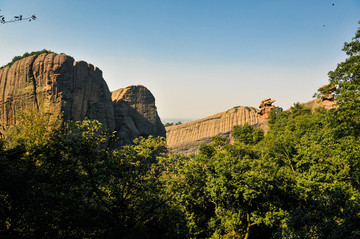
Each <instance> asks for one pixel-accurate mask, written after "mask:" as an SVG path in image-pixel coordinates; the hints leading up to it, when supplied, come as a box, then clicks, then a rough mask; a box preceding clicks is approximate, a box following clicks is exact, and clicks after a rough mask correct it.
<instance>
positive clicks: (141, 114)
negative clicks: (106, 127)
mask: <svg viewBox="0 0 360 239" xmlns="http://www.w3.org/2000/svg"><path fill="white" fill-rule="evenodd" d="M112 100H113V102H114V109H115V120H116V128H117V129H119V131H118V137H119V138H120V140H121V141H122V143H123V144H127V143H129V142H127V140H128V139H133V138H135V137H137V136H149V135H153V136H162V137H166V131H165V128H164V126H163V124H162V123H161V120H160V117H159V115H158V113H157V110H156V106H155V98H154V96H153V95H152V94H151V92H150V91H149V90H148V89H147V88H146V87H144V86H142V85H136V86H135V85H133V86H129V87H126V88H123V89H119V90H116V91H113V92H112Z"/></svg>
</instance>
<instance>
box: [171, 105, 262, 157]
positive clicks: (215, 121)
mask: <svg viewBox="0 0 360 239" xmlns="http://www.w3.org/2000/svg"><path fill="white" fill-rule="evenodd" d="M257 112H258V110H257V109H256V108H253V107H234V108H233V109H230V110H228V111H226V112H222V113H218V114H215V115H212V116H210V117H206V118H204V119H200V120H195V121H191V122H188V123H184V124H181V125H174V126H169V127H166V138H167V144H168V146H169V148H170V149H171V150H172V152H174V153H196V152H197V150H198V147H199V145H200V144H201V143H207V142H210V141H211V138H212V137H214V136H217V135H221V136H225V137H228V138H229V137H230V132H231V130H232V128H233V126H235V125H243V124H245V123H248V124H250V125H254V126H259V124H260V119H259V116H258V114H257Z"/></svg>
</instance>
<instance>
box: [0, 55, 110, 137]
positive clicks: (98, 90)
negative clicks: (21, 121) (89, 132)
mask: <svg viewBox="0 0 360 239" xmlns="http://www.w3.org/2000/svg"><path fill="white" fill-rule="evenodd" d="M0 90H1V91H2V92H1V93H0V115H1V119H0V121H1V122H0V123H1V124H2V125H4V126H8V125H12V124H14V123H16V118H15V117H14V116H15V115H16V114H17V113H18V112H20V111H22V110H24V109H26V108H29V107H39V106H42V107H45V108H47V109H49V110H51V111H52V112H53V113H56V114H60V113H61V112H63V118H64V120H82V119H84V118H85V117H89V118H91V119H97V120H99V121H100V122H101V123H102V124H103V126H104V127H105V128H106V129H109V130H114V129H115V117H114V109H113V106H112V100H111V95H110V91H109V89H108V86H107V84H106V82H105V81H104V79H103V77H102V72H101V70H99V69H98V68H96V67H94V66H93V65H91V64H87V63H86V62H84V61H78V62H75V61H74V59H73V58H72V57H70V56H67V55H65V54H61V55H58V54H55V53H49V54H48V53H44V54H41V55H39V56H36V55H34V56H30V57H27V58H24V59H21V60H19V61H17V62H15V63H14V64H13V65H11V66H10V67H9V66H8V67H5V68H4V69H1V70H0Z"/></svg>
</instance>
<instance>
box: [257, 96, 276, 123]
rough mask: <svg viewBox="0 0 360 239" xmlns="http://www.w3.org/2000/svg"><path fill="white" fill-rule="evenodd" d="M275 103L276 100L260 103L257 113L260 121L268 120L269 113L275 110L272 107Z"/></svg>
mask: <svg viewBox="0 0 360 239" xmlns="http://www.w3.org/2000/svg"><path fill="white" fill-rule="evenodd" d="M275 101H276V100H272V99H271V98H268V99H265V100H263V101H261V103H260V105H259V108H260V110H259V112H258V114H259V117H260V120H261V121H264V120H266V119H267V118H269V116H270V112H271V111H272V110H273V109H274V108H275V106H273V105H272V104H273V103H274V102H275Z"/></svg>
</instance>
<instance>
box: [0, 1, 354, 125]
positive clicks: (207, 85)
mask: <svg viewBox="0 0 360 239" xmlns="http://www.w3.org/2000/svg"><path fill="white" fill-rule="evenodd" d="M333 4H334V5H333ZM0 9H1V12H0V15H5V16H6V17H12V16H15V15H19V14H22V15H24V16H30V15H32V14H36V16H37V17H38V19H37V20H36V21H33V22H20V23H9V24H2V25H0V36H1V37H0V47H1V57H0V65H5V64H7V63H8V62H9V61H11V59H12V58H13V57H14V56H17V55H22V54H23V53H24V52H31V51H36V50H41V49H48V50H52V51H54V52H58V53H61V52H64V53H66V54H68V55H71V56H73V57H74V58H75V60H84V61H86V62H88V63H91V64H93V65H94V66H96V67H99V68H100V69H101V70H102V71H103V76H104V79H105V80H106V82H107V83H108V85H109V88H110V90H116V89H119V88H124V87H126V86H129V85H137V84H142V85H144V86H146V87H147V88H148V89H149V90H150V91H151V92H152V93H153V94H154V96H155V98H156V105H157V108H158V112H159V114H160V117H161V118H162V119H168V118H175V119H198V118H203V117H206V116H210V115H212V114H215V113H217V112H222V111H226V110H227V109H229V108H232V107H234V106H238V105H242V106H254V107H258V105H259V103H260V101H261V100H263V99H265V98H273V99H276V100H277V101H276V102H275V105H277V106H280V107H283V108H284V109H287V108H289V107H290V106H291V105H293V103H295V102H305V101H308V100H311V99H312V95H313V94H314V93H315V92H316V90H317V89H318V88H319V87H320V86H321V85H323V84H326V83H327V82H328V80H327V73H328V72H329V71H330V70H333V69H335V67H336V65H337V64H338V63H339V62H341V61H343V60H344V59H345V58H346V55H345V54H344V53H343V52H342V51H341V49H342V46H343V43H344V42H345V41H350V40H351V38H352V37H353V36H354V33H355V31H356V29H357V28H358V27H359V25H358V22H359V20H360V17H359V12H360V1H358V0H342V1H339V0H338V1H335V0H333V1H329V0H317V1H314V0H291V1H290V0H274V1H268V0H260V1H246V0H227V1H223V0H209V1H205V0H172V1H168V0H152V1H149V0H117V1H115V0H105V1H85V0H77V1H70V0H61V1H60V0H53V1H46V0H32V1H28V0H27V1H26V0H11V1H10V0H2V1H1V3H0Z"/></svg>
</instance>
